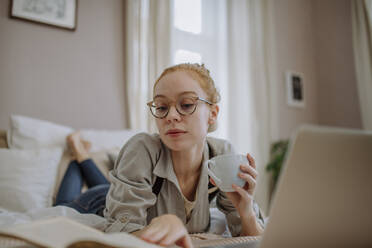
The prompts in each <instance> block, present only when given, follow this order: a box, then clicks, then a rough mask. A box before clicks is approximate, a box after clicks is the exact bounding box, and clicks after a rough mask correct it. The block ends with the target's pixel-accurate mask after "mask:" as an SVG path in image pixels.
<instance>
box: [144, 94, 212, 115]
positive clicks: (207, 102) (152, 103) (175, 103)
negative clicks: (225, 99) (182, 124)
mask: <svg viewBox="0 0 372 248" xmlns="http://www.w3.org/2000/svg"><path fill="white" fill-rule="evenodd" d="M188 98H192V99H194V100H195V101H202V102H204V103H206V104H209V105H213V103H211V102H210V101H208V100H206V99H204V98H201V97H198V96H192V97H188ZM177 101H178V100H177ZM146 105H147V106H149V108H150V112H151V114H152V115H153V116H154V117H155V118H157V119H164V118H165V117H167V116H168V114H169V111H170V109H171V108H170V107H172V105H174V108H175V109H176V111H177V113H179V114H180V115H182V116H187V115H192V114H193V113H194V112H195V110H196V108H197V107H198V104H197V103H196V106H195V108H194V110H193V111H192V112H191V113H190V114H183V113H181V112H180V111H179V110H178V108H177V102H174V103H173V104H172V105H169V108H168V111H167V113H166V114H165V115H164V116H163V117H158V116H156V115H155V114H154V113H153V112H152V108H153V107H156V106H155V105H154V100H152V101H150V102H148V103H147V104H146Z"/></svg>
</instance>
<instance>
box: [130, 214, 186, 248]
mask: <svg viewBox="0 0 372 248" xmlns="http://www.w3.org/2000/svg"><path fill="white" fill-rule="evenodd" d="M136 236H138V237H140V238H142V239H143V240H145V241H147V242H150V243H154V244H158V245H161V246H169V245H172V244H176V245H178V246H181V247H184V248H192V247H193V245H192V243H191V238H190V236H189V234H188V232H187V229H186V228H185V226H184V225H183V223H182V221H181V220H180V219H179V218H178V217H177V216H175V215H173V214H165V215H161V216H159V217H156V218H154V219H152V221H151V223H150V224H149V225H148V226H146V227H145V228H144V229H142V230H141V231H139V232H138V233H136Z"/></svg>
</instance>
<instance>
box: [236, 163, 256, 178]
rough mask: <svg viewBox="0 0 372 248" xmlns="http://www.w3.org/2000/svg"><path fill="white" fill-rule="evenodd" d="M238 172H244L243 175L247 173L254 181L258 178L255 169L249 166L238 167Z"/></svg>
mask: <svg viewBox="0 0 372 248" xmlns="http://www.w3.org/2000/svg"><path fill="white" fill-rule="evenodd" d="M240 170H241V171H242V172H245V173H248V174H249V175H251V176H252V177H253V178H254V179H256V178H257V176H258V172H257V170H256V169H255V168H253V167H251V166H249V165H240Z"/></svg>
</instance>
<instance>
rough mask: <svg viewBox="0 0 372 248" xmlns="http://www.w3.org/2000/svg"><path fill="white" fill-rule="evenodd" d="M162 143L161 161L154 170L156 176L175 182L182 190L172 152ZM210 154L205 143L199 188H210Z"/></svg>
mask: <svg viewBox="0 0 372 248" xmlns="http://www.w3.org/2000/svg"><path fill="white" fill-rule="evenodd" d="M161 143H162V147H163V149H162V151H163V152H162V153H161V155H160V158H159V161H158V163H157V164H156V166H155V168H154V171H153V172H154V174H155V175H156V176H158V177H162V178H165V179H167V180H169V181H171V182H173V183H174V184H175V185H176V186H177V187H178V189H179V190H180V187H179V184H178V180H177V177H176V173H175V172H174V169H173V163H172V157H171V151H170V150H169V148H168V147H167V146H166V145H164V143H163V142H161ZM209 157H210V154H209V148H208V143H207V141H205V144H204V149H203V159H202V168H201V174H200V180H199V185H198V187H204V186H205V187H208V182H207V180H206V178H205V177H208V168H207V163H206V161H207V160H208V159H209Z"/></svg>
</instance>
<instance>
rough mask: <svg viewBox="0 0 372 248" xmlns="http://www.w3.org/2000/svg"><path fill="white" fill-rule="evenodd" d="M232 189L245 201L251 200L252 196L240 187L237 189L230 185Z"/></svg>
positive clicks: (235, 186) (236, 186)
mask: <svg viewBox="0 0 372 248" xmlns="http://www.w3.org/2000/svg"><path fill="white" fill-rule="evenodd" d="M232 187H233V189H234V190H235V191H236V192H238V194H239V195H240V196H241V197H242V198H243V199H244V200H245V201H249V200H251V199H252V195H250V194H249V193H248V192H247V191H245V190H244V189H243V188H242V187H239V186H238V185H236V184H233V185H232Z"/></svg>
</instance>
